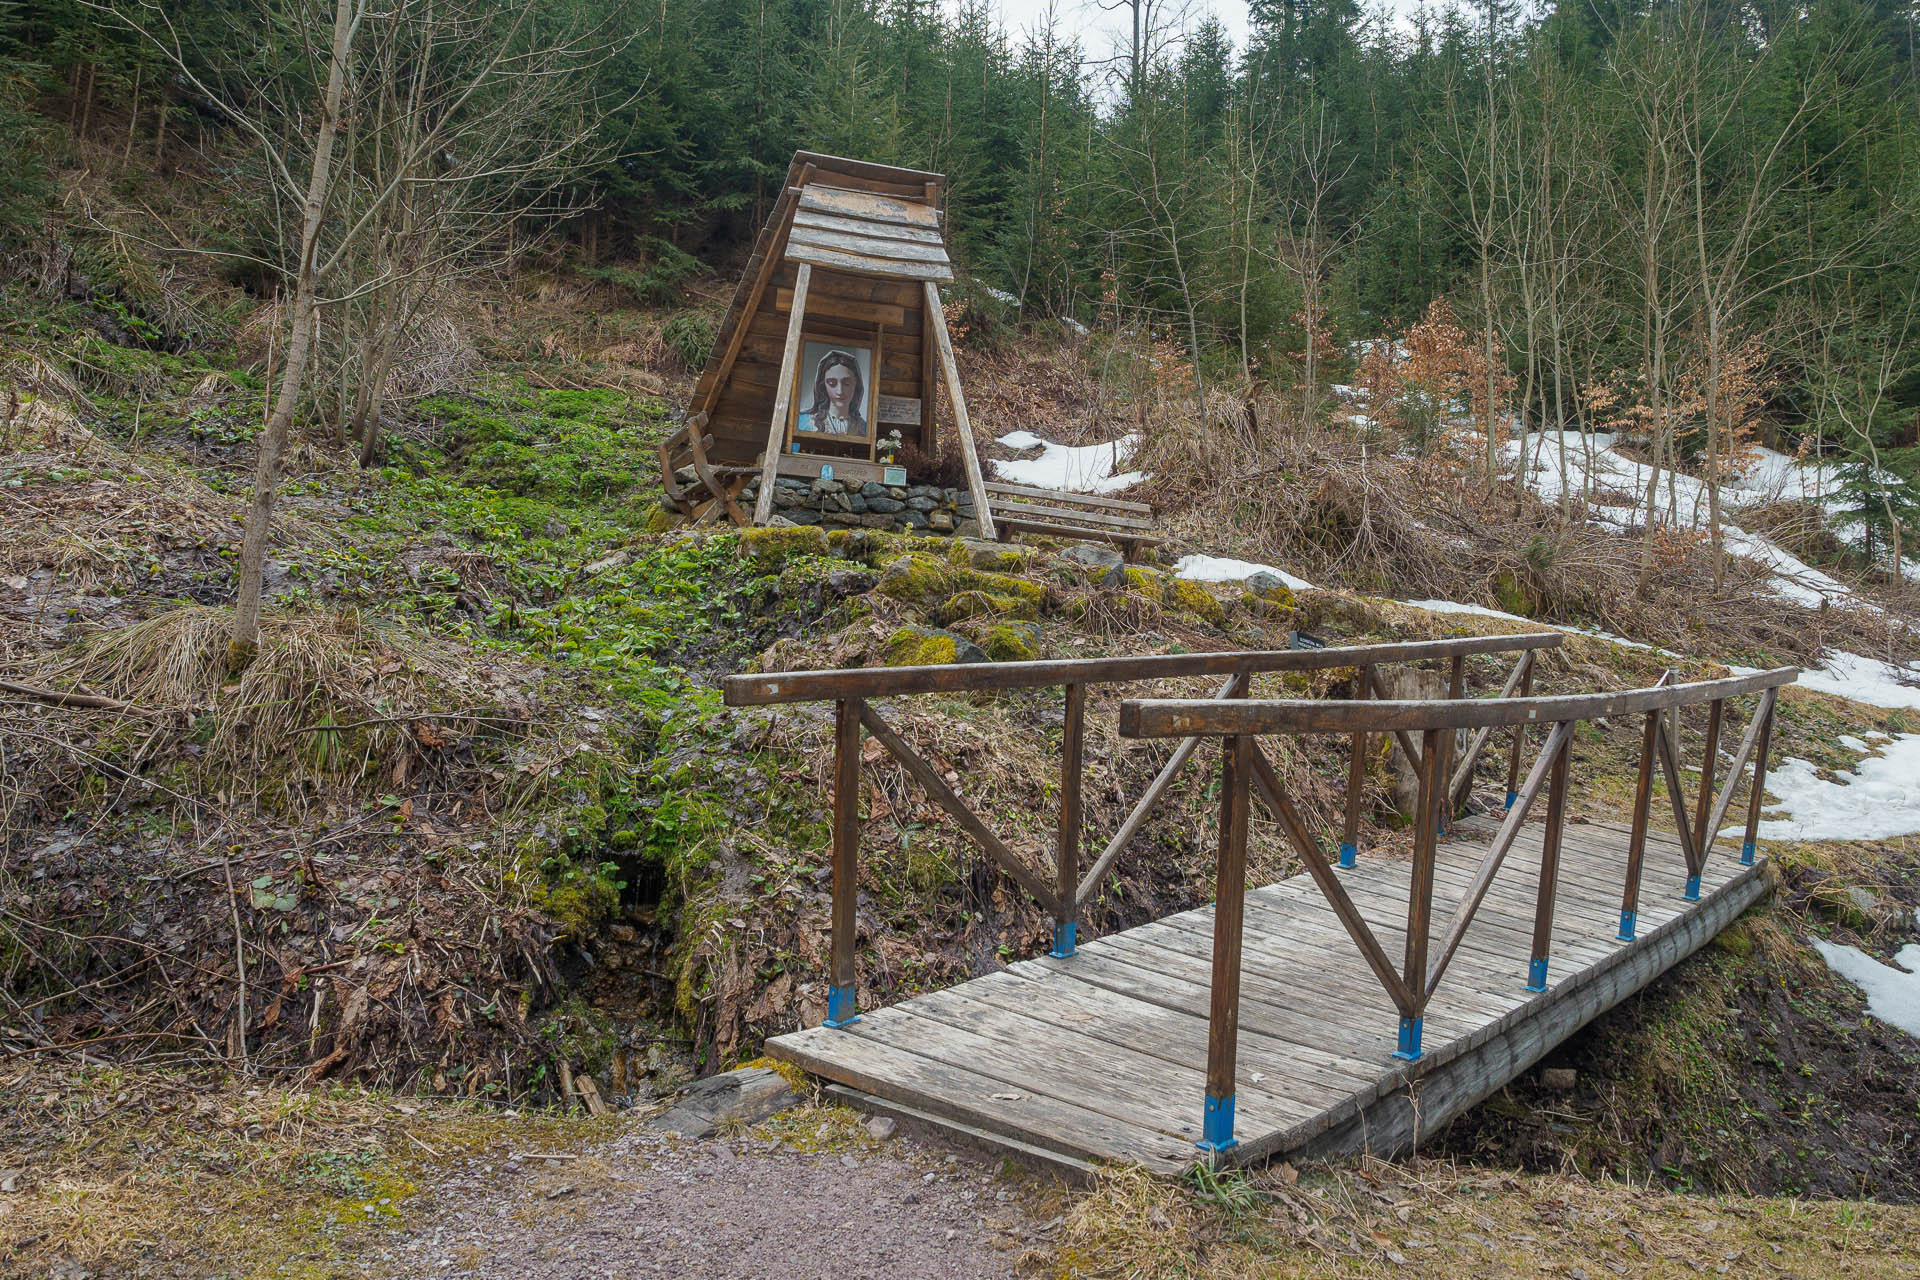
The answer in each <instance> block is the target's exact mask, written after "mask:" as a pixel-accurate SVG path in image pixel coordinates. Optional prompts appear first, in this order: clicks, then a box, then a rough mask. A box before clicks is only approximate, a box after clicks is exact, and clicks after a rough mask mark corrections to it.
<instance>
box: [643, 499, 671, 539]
mask: <svg viewBox="0 0 1920 1280" xmlns="http://www.w3.org/2000/svg"><path fill="white" fill-rule="evenodd" d="M679 525H680V517H678V516H676V515H675V514H674V513H673V512H671V511H669V510H667V509H666V508H665V507H662V506H655V507H654V509H653V510H652V511H649V512H648V513H647V522H646V523H645V524H644V525H642V526H641V528H643V529H645V530H646V531H647V532H648V533H656V534H657V533H666V532H668V531H669V530H672V529H676V528H678V527H679Z"/></svg>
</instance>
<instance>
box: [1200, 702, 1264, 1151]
mask: <svg viewBox="0 0 1920 1280" xmlns="http://www.w3.org/2000/svg"><path fill="white" fill-rule="evenodd" d="M1221 747H1222V750H1221V753H1220V857H1219V861H1218V865H1217V866H1216V868H1215V879H1214V894H1213V991H1212V999H1211V1002H1210V1004H1209V1006H1208V1010H1207V1100H1206V1111H1205V1114H1204V1115H1203V1117H1202V1121H1201V1127H1200V1133H1201V1137H1200V1142H1199V1144H1198V1145H1199V1147H1200V1149H1201V1150H1202V1151H1206V1152H1209V1153H1211V1154H1214V1155H1218V1154H1220V1153H1221V1152H1223V1151H1229V1150H1231V1149H1232V1148H1233V1147H1235V1146H1237V1145H1239V1139H1238V1138H1236V1137H1234V1133H1233V1099H1234V1066H1235V1057H1236V1054H1237V1051H1238V1047H1239V1038H1240V936H1241V930H1242V928H1243V926H1244V924H1245V918H1246V902H1247V809H1248V795H1247V788H1248V785H1249V784H1250V782H1251V780H1252V777H1253V749H1254V743H1253V739H1252V738H1246V737H1230V738H1227V739H1225V740H1223V741H1222V743H1221Z"/></svg>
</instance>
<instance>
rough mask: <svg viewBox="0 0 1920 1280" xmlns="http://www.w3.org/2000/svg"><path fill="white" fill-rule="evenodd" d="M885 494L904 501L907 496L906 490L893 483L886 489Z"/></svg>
mask: <svg viewBox="0 0 1920 1280" xmlns="http://www.w3.org/2000/svg"><path fill="white" fill-rule="evenodd" d="M887 496H888V497H889V498H899V499H901V500H902V501H905V500H906V496H907V491H906V490H905V489H903V488H901V487H900V486H899V485H893V486H892V487H890V488H889V489H888V490H887Z"/></svg>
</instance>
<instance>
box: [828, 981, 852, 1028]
mask: <svg viewBox="0 0 1920 1280" xmlns="http://www.w3.org/2000/svg"><path fill="white" fill-rule="evenodd" d="M858 1021H860V1006H859V1005H858V1004H857V1003H855V1001H854V998H853V984H852V983H851V982H849V983H848V984H847V985H846V986H844V987H834V986H829V987H828V988H827V1021H826V1025H827V1026H829V1027H850V1026H852V1025H853V1024H854V1023H856V1022H858Z"/></svg>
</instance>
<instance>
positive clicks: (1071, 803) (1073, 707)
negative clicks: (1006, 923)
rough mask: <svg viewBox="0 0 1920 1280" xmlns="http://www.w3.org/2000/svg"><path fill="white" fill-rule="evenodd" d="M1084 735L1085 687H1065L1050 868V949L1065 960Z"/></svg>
mask: <svg viewBox="0 0 1920 1280" xmlns="http://www.w3.org/2000/svg"><path fill="white" fill-rule="evenodd" d="M1086 732H1087V686H1085V685H1084V684H1070V685H1068V686H1067V706H1066V718H1065V720H1064V721H1063V726H1062V728H1061V731H1060V832H1059V839H1058V841H1057V843H1056V845H1055V857H1054V865H1053V950H1052V951H1050V952H1048V953H1047V954H1049V955H1051V956H1053V957H1054V958H1055V959H1056V960H1064V959H1066V958H1067V957H1068V956H1070V955H1072V954H1073V947H1074V935H1075V933H1076V932H1077V931H1078V927H1079V923H1078V916H1079V903H1080V826H1081V808H1080V775H1081V755H1082V746H1083V743H1084V742H1085V740H1086Z"/></svg>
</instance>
